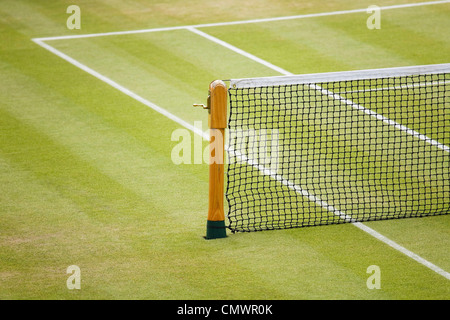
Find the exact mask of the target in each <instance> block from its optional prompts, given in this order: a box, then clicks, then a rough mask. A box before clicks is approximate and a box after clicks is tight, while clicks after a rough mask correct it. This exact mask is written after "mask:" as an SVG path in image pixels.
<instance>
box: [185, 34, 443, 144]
mask: <svg viewBox="0 0 450 320" xmlns="http://www.w3.org/2000/svg"><path fill="white" fill-rule="evenodd" d="M186 29H187V30H189V31H191V32H194V33H196V34H198V35H199V36H202V37H204V38H206V39H208V40H210V41H213V42H215V43H217V44H219V45H221V46H223V47H225V48H227V49H229V50H232V51H234V52H236V53H238V54H240V55H242V56H244V57H246V58H248V59H251V60H253V61H255V62H258V63H260V64H262V65H264V66H266V67H268V68H270V69H272V70H274V71H277V72H279V73H281V74H283V75H285V76H291V75H294V74H293V73H291V72H289V71H287V70H285V69H283V68H280V67H278V66H276V65H274V64H272V63H270V62H268V61H266V60H263V59H261V58H258V57H257V56H255V55H253V54H251V53H249V52H246V51H244V50H242V49H240V48H237V47H235V46H233V45H231V44H229V43H228V42H225V41H223V40H220V39H218V38H216V37H213V36H211V35H209V34H207V33H205V32H203V31H200V30H197V29H196V28H193V27H188V28H186ZM310 87H311V88H313V89H315V90H317V91H320V92H321V93H322V94H324V95H326V96H328V97H331V98H333V99H335V100H339V101H341V102H342V103H344V104H347V105H349V106H351V107H352V108H354V109H356V110H359V111H361V112H364V113H365V114H367V115H369V116H371V117H374V118H375V119H377V120H380V121H383V122H384V123H386V124H388V125H391V126H393V127H395V128H396V129H399V130H401V131H404V132H406V133H407V134H410V135H412V136H414V137H416V138H418V139H420V140H423V141H425V142H427V143H429V144H431V145H434V146H436V147H437V148H439V149H442V150H444V151H446V152H449V153H450V147H449V146H446V145H444V144H442V143H440V142H438V141H436V140H433V139H431V138H429V137H428V136H426V135H424V134H421V133H420V132H417V131H415V130H413V129H410V128H408V127H406V126H404V125H402V124H400V123H398V122H396V121H394V120H391V119H389V118H386V117H385V116H382V115H380V114H378V113H376V112H374V111H372V110H369V109H366V108H364V107H363V106H361V105H359V104H357V103H354V102H353V101H351V100H349V99H346V98H344V97H342V96H340V95H338V94H336V93H333V92H331V91H329V90H326V89H323V88H321V87H320V86H318V85H315V84H312V85H310Z"/></svg>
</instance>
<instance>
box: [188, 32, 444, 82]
mask: <svg viewBox="0 0 450 320" xmlns="http://www.w3.org/2000/svg"><path fill="white" fill-rule="evenodd" d="M189 30H191V29H189ZM439 73H450V63H442V64H430V65H423V66H409V67H396V68H383V69H368V70H355V71H341V72H326V73H314V74H300V75H289V76H275V77H260V78H247V79H231V80H230V86H231V87H232V88H233V89H234V88H236V89H239V88H250V87H251V88H255V87H268V86H277V85H279V86H285V85H293V84H311V83H320V82H336V81H352V80H367V79H374V78H392V77H404V76H415V75H422V74H439Z"/></svg>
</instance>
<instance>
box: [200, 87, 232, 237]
mask: <svg viewBox="0 0 450 320" xmlns="http://www.w3.org/2000/svg"><path fill="white" fill-rule="evenodd" d="M208 107H209V115H208V125H209V132H210V144H209V148H210V151H209V156H210V161H209V206H208V220H207V224H206V237H205V238H206V239H217V238H225V237H226V236H227V234H226V227H225V213H224V161H225V128H226V127H227V87H226V85H225V83H224V82H223V81H221V80H216V81H213V82H211V84H210V85H209V98H208Z"/></svg>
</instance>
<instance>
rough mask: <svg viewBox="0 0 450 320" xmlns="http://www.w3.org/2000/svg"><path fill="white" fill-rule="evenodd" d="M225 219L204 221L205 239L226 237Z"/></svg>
mask: <svg viewBox="0 0 450 320" xmlns="http://www.w3.org/2000/svg"><path fill="white" fill-rule="evenodd" d="M226 236H227V231H226V227H225V221H224V220H222V221H210V220H207V221H206V237H205V239H206V240H210V239H220V238H226Z"/></svg>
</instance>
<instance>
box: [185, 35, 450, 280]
mask: <svg viewBox="0 0 450 320" xmlns="http://www.w3.org/2000/svg"><path fill="white" fill-rule="evenodd" d="M187 29H188V30H189V31H192V32H194V33H196V34H198V35H200V36H202V37H205V38H206V39H208V40H211V41H213V42H215V43H217V44H219V45H221V46H224V47H226V48H228V49H230V50H232V51H234V52H236V53H239V54H241V55H243V56H245V57H247V58H249V59H251V60H253V61H256V62H258V63H261V64H262V65H264V66H266V67H268V68H270V69H272V70H275V71H278V72H280V73H281V74H284V75H292V73H291V72H289V71H287V70H284V69H283V68H280V67H278V66H275V65H273V64H271V63H270V62H268V61H265V60H263V59H261V58H258V57H256V56H254V55H252V54H251V53H248V52H246V51H244V50H242V49H239V48H237V47H235V46H233V45H231V44H229V43H227V42H225V41H222V40H220V39H217V38H216V37H213V36H211V35H209V34H207V33H205V32H203V31H200V30H197V29H195V28H193V27H189V28H187ZM312 87H313V88H314V89H316V90H320V91H321V92H322V93H324V94H326V95H328V96H330V97H333V98H335V99H337V100H340V101H341V102H343V103H346V104H349V105H351V106H352V107H354V108H356V109H358V110H360V111H363V112H365V113H366V114H368V115H371V116H373V117H375V118H376V119H378V120H382V121H383V122H385V123H387V124H389V125H393V126H394V127H396V128H397V129H399V130H402V131H405V132H406V133H408V134H411V135H413V136H416V137H417V138H419V139H421V140H424V141H426V142H428V143H431V144H433V145H435V146H436V147H438V148H440V149H443V150H445V151H447V152H450V148H449V147H447V146H445V145H443V144H441V143H439V142H437V141H434V140H432V139H430V138H428V137H427V136H425V135H422V134H420V133H418V132H416V131H414V130H412V129H409V128H407V127H405V126H403V125H401V124H399V123H397V122H395V121H393V120H390V119H388V118H386V117H384V116H382V115H379V114H377V113H375V112H373V111H371V110H368V109H366V108H364V107H362V106H360V105H357V104H355V103H353V102H351V101H350V100H348V99H345V98H343V97H341V96H339V95H337V94H334V93H332V92H331V91H328V90H325V89H322V88H320V87H319V86H316V85H313V86H312ZM229 152H236V151H234V150H233V149H231V148H229ZM235 155H236V154H235ZM236 156H237V157H239V158H241V159H243V160H244V161H246V162H248V163H249V164H250V165H252V166H253V167H255V168H257V169H258V170H260V171H261V172H262V173H263V174H265V175H269V176H270V177H272V178H273V179H275V180H277V181H279V182H281V183H282V184H284V185H286V186H287V187H289V188H291V189H293V190H294V191H296V192H297V193H299V194H301V195H303V196H305V197H307V198H308V199H310V200H311V201H313V202H315V203H317V204H318V205H320V206H321V207H323V208H325V209H326V210H329V211H330V212H332V213H333V214H335V215H337V216H339V217H341V218H342V219H344V220H346V221H354V220H352V218H351V217H350V216H348V215H347V214H345V213H344V212H342V211H340V210H338V209H336V208H335V207H333V206H331V205H329V204H328V203H327V202H325V201H323V200H321V199H320V198H319V197H317V196H314V195H312V194H311V193H309V192H308V191H306V190H304V189H302V188H301V187H300V186H297V185H295V184H294V183H292V182H290V181H289V180H286V179H284V178H283V177H282V176H280V175H277V174H275V173H273V172H271V171H270V170H268V169H267V168H265V167H263V166H261V165H259V164H258V163H257V162H255V161H253V160H251V161H250V162H249V161H248V159H246V157H245V156H244V155H241V154H237V155H236ZM352 224H353V225H354V226H355V227H357V228H359V229H360V230H362V231H364V232H366V233H368V234H370V235H371V236H373V237H375V238H376V239H378V240H380V241H382V242H384V243H385V244H387V245H389V246H390V247H392V248H394V249H395V250H397V251H399V252H401V253H403V254H405V255H406V256H408V257H410V258H412V259H413V260H415V261H417V262H418V263H420V264H422V265H424V266H426V267H427V268H429V269H431V270H433V271H434V272H436V273H438V274H440V275H441V276H443V277H445V278H447V279H448V280H450V273H448V272H447V271H445V270H443V269H441V268H439V267H438V266H436V265H434V264H432V263H431V262H429V261H427V260H425V259H423V258H422V257H420V256H418V255H417V254H415V253H413V252H411V251H409V250H408V249H406V248H404V247H402V246H401V245H399V244H397V243H396V242H394V241H392V240H390V239H388V238H386V237H385V236H383V235H382V234H380V233H379V232H377V231H375V230H373V229H372V228H370V227H368V226H366V225H364V224H362V223H361V222H353V223H352Z"/></svg>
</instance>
